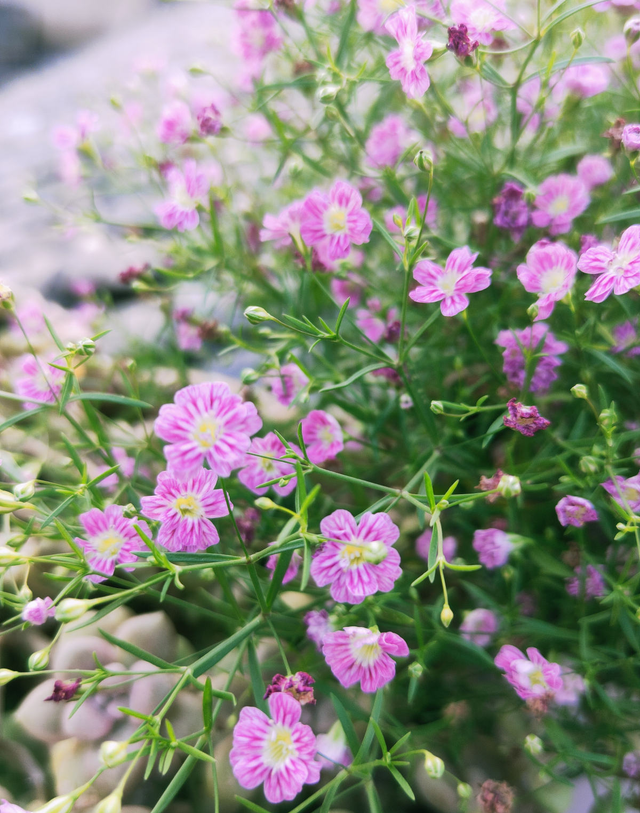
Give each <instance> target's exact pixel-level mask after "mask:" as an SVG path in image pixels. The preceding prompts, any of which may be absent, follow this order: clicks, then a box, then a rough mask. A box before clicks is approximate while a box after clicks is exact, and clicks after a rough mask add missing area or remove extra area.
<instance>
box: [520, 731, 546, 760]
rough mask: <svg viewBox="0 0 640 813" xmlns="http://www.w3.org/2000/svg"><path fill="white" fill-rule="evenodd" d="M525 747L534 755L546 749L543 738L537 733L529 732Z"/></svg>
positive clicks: (525, 739)
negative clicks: (537, 735)
mask: <svg viewBox="0 0 640 813" xmlns="http://www.w3.org/2000/svg"><path fill="white" fill-rule="evenodd" d="M524 748H525V751H528V752H529V753H530V754H533V755H534V756H535V755H536V754H541V753H542V752H543V751H544V745H543V744H542V740H541V739H540V737H536V735H535V734H527V736H526V737H525V738H524Z"/></svg>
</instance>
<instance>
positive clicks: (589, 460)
mask: <svg viewBox="0 0 640 813" xmlns="http://www.w3.org/2000/svg"><path fill="white" fill-rule="evenodd" d="M578 465H579V466H580V471H581V472H583V474H595V473H596V472H597V471H598V469H599V468H600V466H599V464H598V461H597V459H596V458H595V457H593V455H590V454H588V455H585V456H584V457H581V458H580V462H579V463H578Z"/></svg>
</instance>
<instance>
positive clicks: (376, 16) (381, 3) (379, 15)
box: [356, 0, 403, 34]
mask: <svg viewBox="0 0 640 813" xmlns="http://www.w3.org/2000/svg"><path fill="white" fill-rule="evenodd" d="M402 5H403V3H402V0H358V13H357V16H356V19H357V21H358V24H359V25H360V27H361V28H363V29H364V30H365V31H375V33H376V34H384V23H385V20H386V19H387V18H388V16H389V15H390V14H392V13H393V12H395V11H398V10H399V9H401V8H402Z"/></svg>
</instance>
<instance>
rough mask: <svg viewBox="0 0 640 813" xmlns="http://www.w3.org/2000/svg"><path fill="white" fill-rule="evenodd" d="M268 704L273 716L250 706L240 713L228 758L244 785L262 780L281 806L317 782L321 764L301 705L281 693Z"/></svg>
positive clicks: (255, 784) (270, 799)
mask: <svg viewBox="0 0 640 813" xmlns="http://www.w3.org/2000/svg"><path fill="white" fill-rule="evenodd" d="M267 702H268V703H269V713H270V715H271V719H270V718H269V717H267V715H266V714H265V713H264V712H263V711H260V709H257V708H254V707H252V706H245V707H244V708H243V709H242V711H241V712H240V719H239V720H238V722H237V723H236V726H235V728H234V729H233V748H232V749H231V752H230V753H229V761H230V762H231V767H232V769H233V775H234V776H235V778H236V779H237V780H238V782H239V783H240V784H241V785H242V787H243V788H249V789H251V788H257V787H258V785H261V784H262V783H264V795H265V797H266V799H267V801H268V802H271V803H272V804H278V803H280V802H282V801H284V800H285V799H286V800H291V799H294V798H295V797H296V796H297V795H298V793H300V791H301V790H302V787H303V785H313V784H315V783H316V782H317V781H318V780H319V779H320V763H319V762H318V761H317V760H316V758H315V756H316V738H315V736H314V734H313V731H312V730H311V728H310V727H309V726H308V725H303V724H302V723H301V722H300V713H301V709H302V707H301V706H300V703H298V701H297V700H294V699H293V697H291V696H290V695H288V694H285V693H282V692H278V693H277V694H272V695H271V697H270V698H269V700H268V701H267Z"/></svg>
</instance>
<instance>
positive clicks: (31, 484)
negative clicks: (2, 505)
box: [13, 480, 36, 500]
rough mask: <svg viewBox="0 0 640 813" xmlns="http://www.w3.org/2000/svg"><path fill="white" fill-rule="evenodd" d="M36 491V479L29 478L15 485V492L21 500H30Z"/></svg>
mask: <svg viewBox="0 0 640 813" xmlns="http://www.w3.org/2000/svg"><path fill="white" fill-rule="evenodd" d="M35 493H36V481H35V480H28V481H27V482H26V483H18V485H17V486H14V487H13V494H14V496H15V497H17V499H19V500H28V499H30V498H31V497H33V495H34V494H35Z"/></svg>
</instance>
